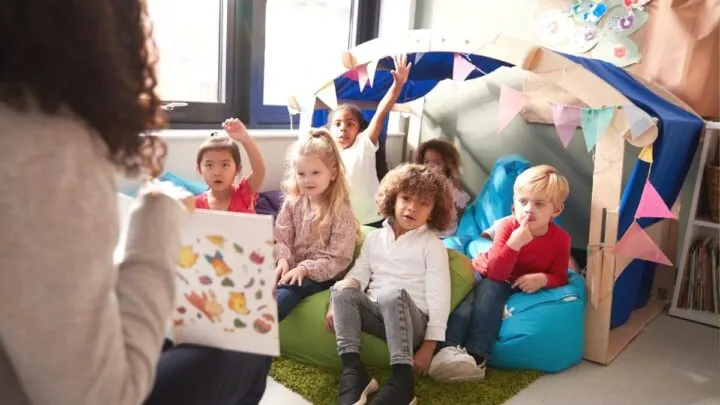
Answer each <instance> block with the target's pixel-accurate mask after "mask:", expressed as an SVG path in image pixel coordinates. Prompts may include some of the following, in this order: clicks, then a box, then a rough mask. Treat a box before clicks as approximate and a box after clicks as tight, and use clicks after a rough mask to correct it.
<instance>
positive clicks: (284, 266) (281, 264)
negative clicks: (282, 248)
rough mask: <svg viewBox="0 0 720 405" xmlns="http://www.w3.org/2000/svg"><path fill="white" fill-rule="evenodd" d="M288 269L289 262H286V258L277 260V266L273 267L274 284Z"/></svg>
mask: <svg viewBox="0 0 720 405" xmlns="http://www.w3.org/2000/svg"><path fill="white" fill-rule="evenodd" d="M288 270H290V264H288V261H287V259H280V260H278V262H277V267H276V268H275V284H278V283H279V282H280V279H281V278H282V276H284V275H285V273H287V272H288Z"/></svg>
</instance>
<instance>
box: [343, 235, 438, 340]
mask: <svg viewBox="0 0 720 405" xmlns="http://www.w3.org/2000/svg"><path fill="white" fill-rule="evenodd" d="M346 278H354V279H355V280H357V282H358V283H359V284H360V289H361V290H363V291H365V293H366V294H367V295H368V296H369V297H370V299H372V300H375V299H377V296H378V294H379V292H380V291H381V290H383V289H386V288H402V289H405V290H406V291H407V292H408V294H409V295H410V297H411V298H412V300H413V301H414V302H415V305H416V306H417V307H418V309H419V310H420V311H422V312H423V313H424V314H426V315H428V325H427V329H426V331H425V339H426V340H437V341H444V340H445V328H446V327H447V319H448V316H449V314H450V266H449V262H448V254H447V250H446V249H445V245H443V243H442V241H441V240H440V239H438V237H437V236H436V235H435V233H434V232H433V231H431V230H430V229H428V228H427V226H422V227H420V228H417V229H414V230H412V231H408V232H406V233H404V234H403V235H401V236H400V237H399V238H397V239H395V232H394V231H393V230H392V226H391V225H390V223H389V221H385V223H384V224H383V227H382V228H381V229H378V230H376V231H372V232H370V234H368V235H367V237H366V238H365V242H364V243H363V247H362V250H361V251H360V256H359V257H358V258H357V260H356V261H355V265H354V266H353V268H352V269H351V270H350V272H349V273H348V274H347V276H346Z"/></svg>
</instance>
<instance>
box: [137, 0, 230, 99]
mask: <svg viewBox="0 0 720 405" xmlns="http://www.w3.org/2000/svg"><path fill="white" fill-rule="evenodd" d="M221 6H222V0H202V1H197V0H151V1H150V2H149V3H148V12H149V14H150V16H151V18H152V20H153V34H154V37H155V41H156V43H157V44H159V46H161V47H162V49H161V50H160V52H161V55H160V59H159V62H158V66H157V76H158V92H159V94H160V96H161V97H162V98H163V99H165V100H182V101H193V102H206V103H219V102H223V101H224V99H225V95H224V94H222V92H221V90H222V87H223V86H222V83H223V77H222V71H221V70H220V69H218V66H221V62H222V59H223V58H222V56H223V55H224V52H220V51H221V48H220V45H221V44H222V43H223V42H224V41H223V40H221V37H224V32H223V30H222V28H223V25H224V24H223V23H222V20H223V18H224V13H223V12H222V8H221Z"/></svg>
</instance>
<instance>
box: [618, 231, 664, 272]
mask: <svg viewBox="0 0 720 405" xmlns="http://www.w3.org/2000/svg"><path fill="white" fill-rule="evenodd" d="M614 252H615V255H617V256H625V257H631V258H633V259H641V260H647V261H650V262H655V263H660V264H665V265H668V266H672V265H673V264H672V262H671V261H670V259H668V258H667V256H665V254H664V253H663V252H662V251H661V250H660V248H658V247H657V245H656V244H655V242H653V240H652V239H651V238H650V236H648V234H647V233H645V231H644V230H643V229H642V228H641V227H640V225H638V223H637V222H633V223H632V225H630V227H629V228H628V229H627V231H625V234H624V235H623V237H622V238H621V239H620V240H619V241H618V243H616V244H615V249H614Z"/></svg>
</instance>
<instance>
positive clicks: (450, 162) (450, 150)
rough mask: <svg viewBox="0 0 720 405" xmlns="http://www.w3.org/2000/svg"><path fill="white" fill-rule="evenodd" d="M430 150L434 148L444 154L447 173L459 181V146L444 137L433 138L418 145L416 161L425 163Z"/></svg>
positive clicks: (454, 180) (449, 176)
mask: <svg viewBox="0 0 720 405" xmlns="http://www.w3.org/2000/svg"><path fill="white" fill-rule="evenodd" d="M429 150H433V151H435V152H437V153H439V154H440V155H441V156H442V158H443V162H445V175H446V176H448V178H450V179H451V180H452V181H453V182H455V183H457V182H459V181H460V152H458V150H457V148H455V145H453V144H452V143H451V142H450V141H446V140H444V139H431V140H429V141H426V142H423V143H421V144H420V146H419V147H418V151H417V154H416V155H415V163H419V164H423V162H424V161H425V154H426V153H427V152H428V151H429Z"/></svg>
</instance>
